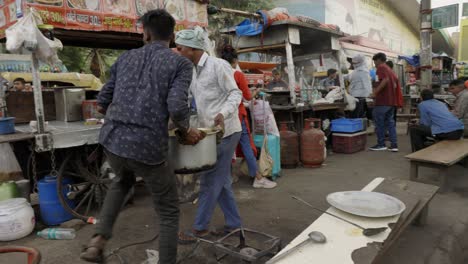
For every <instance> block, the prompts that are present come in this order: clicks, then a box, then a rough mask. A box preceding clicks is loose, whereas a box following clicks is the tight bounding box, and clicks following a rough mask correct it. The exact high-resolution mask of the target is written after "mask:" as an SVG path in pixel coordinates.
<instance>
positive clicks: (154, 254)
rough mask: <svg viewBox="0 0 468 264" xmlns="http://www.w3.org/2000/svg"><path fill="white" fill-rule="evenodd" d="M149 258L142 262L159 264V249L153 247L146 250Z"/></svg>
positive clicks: (144, 263) (143, 263)
mask: <svg viewBox="0 0 468 264" xmlns="http://www.w3.org/2000/svg"><path fill="white" fill-rule="evenodd" d="M146 256H147V259H146V260H145V261H143V262H142V263H141V264H158V263H159V251H157V250H153V249H147V250H146Z"/></svg>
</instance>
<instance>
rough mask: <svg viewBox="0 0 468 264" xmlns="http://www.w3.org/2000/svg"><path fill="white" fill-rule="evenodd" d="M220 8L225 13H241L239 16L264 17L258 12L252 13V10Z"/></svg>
mask: <svg viewBox="0 0 468 264" xmlns="http://www.w3.org/2000/svg"><path fill="white" fill-rule="evenodd" d="M218 10H219V11H221V12H224V13H230V14H234V15H239V16H246V17H256V18H261V17H262V16H261V15H259V14H257V13H250V12H245V11H240V10H235V9H230V8H219V9H218Z"/></svg>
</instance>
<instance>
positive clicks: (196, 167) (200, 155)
mask: <svg viewBox="0 0 468 264" xmlns="http://www.w3.org/2000/svg"><path fill="white" fill-rule="evenodd" d="M200 130H202V131H203V132H205V133H206V137H205V138H204V139H203V140H201V141H200V142H198V144H196V145H194V146H189V145H182V144H180V143H179V142H178V140H177V137H176V136H175V135H173V134H170V135H169V159H170V160H169V162H170V164H171V166H172V167H173V168H174V172H175V173H177V174H192V173H197V172H201V171H206V170H210V169H212V168H214V166H215V165H216V161H217V152H216V134H217V133H218V131H217V130H213V129H201V128H200Z"/></svg>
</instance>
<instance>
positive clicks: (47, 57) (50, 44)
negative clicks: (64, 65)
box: [5, 8, 63, 64]
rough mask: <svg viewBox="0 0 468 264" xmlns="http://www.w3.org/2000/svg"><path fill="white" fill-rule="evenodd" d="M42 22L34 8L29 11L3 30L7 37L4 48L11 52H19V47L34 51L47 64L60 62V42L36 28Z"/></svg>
mask: <svg viewBox="0 0 468 264" xmlns="http://www.w3.org/2000/svg"><path fill="white" fill-rule="evenodd" d="M40 24H43V22H42V19H41V18H40V16H39V15H38V14H37V12H36V11H35V9H33V8H31V9H30V10H29V12H28V13H27V14H26V15H25V16H24V17H22V18H20V19H19V20H18V22H16V24H14V25H13V26H11V27H9V28H8V29H7V30H6V31H5V35H6V37H7V43H6V48H7V50H8V51H10V52H12V53H19V52H20V51H21V48H22V47H24V48H25V49H26V50H28V51H31V52H34V53H35V54H36V56H37V58H38V59H39V60H40V61H42V62H44V63H47V64H57V63H60V62H61V61H60V59H59V58H58V56H57V51H58V50H61V49H62V48H63V45H62V42H61V41H60V40H58V39H57V38H55V39H54V40H50V39H48V38H46V37H45V36H44V35H43V34H42V32H41V31H40V30H39V29H38V28H37V25H40Z"/></svg>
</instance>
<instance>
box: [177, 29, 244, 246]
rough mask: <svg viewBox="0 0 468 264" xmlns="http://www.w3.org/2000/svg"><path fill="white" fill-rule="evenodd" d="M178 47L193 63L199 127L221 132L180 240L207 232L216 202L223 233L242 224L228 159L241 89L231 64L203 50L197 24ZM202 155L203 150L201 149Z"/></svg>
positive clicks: (236, 132) (234, 139)
mask: <svg viewBox="0 0 468 264" xmlns="http://www.w3.org/2000/svg"><path fill="white" fill-rule="evenodd" d="M176 44H177V50H178V51H179V53H180V54H181V55H182V56H184V57H186V58H188V59H189V60H191V61H192V62H193V64H194V65H195V69H194V72H193V79H192V84H191V86H190V91H191V93H192V95H193V96H194V98H195V105H196V108H197V114H198V125H199V127H205V128H206V127H214V126H221V127H223V128H224V135H223V139H222V141H221V144H218V146H217V153H218V154H217V155H218V160H217V163H216V166H215V168H214V169H212V170H209V171H206V172H204V173H202V174H201V176H200V194H199V198H198V210H197V214H196V217H195V223H194V225H193V230H192V231H191V232H183V233H179V242H180V243H181V244H187V243H192V242H195V241H196V238H195V237H204V236H207V235H209V234H210V231H209V224H210V220H211V217H212V215H213V212H214V209H215V208H216V205H217V204H219V206H220V208H221V210H222V211H223V213H224V219H225V221H226V222H225V225H224V230H218V231H215V233H216V234H217V235H222V234H224V233H225V232H229V231H231V230H234V229H236V228H239V227H241V219H240V215H239V211H238V209H237V204H236V201H235V198H234V193H233V191H232V178H231V159H232V156H233V154H234V151H235V149H236V146H237V144H238V143H239V139H240V136H241V131H242V127H241V123H240V121H239V117H238V106H239V104H240V102H241V100H242V92H241V91H240V90H239V88H237V84H236V82H235V80H234V75H233V71H232V68H231V66H230V65H229V64H228V63H227V62H226V61H224V60H222V59H218V58H215V57H210V56H209V55H208V54H207V53H206V52H205V51H204V50H205V47H204V31H203V29H202V28H200V27H196V28H195V29H191V30H182V31H180V32H178V33H177V36H176ZM200 155H203V153H200Z"/></svg>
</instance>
